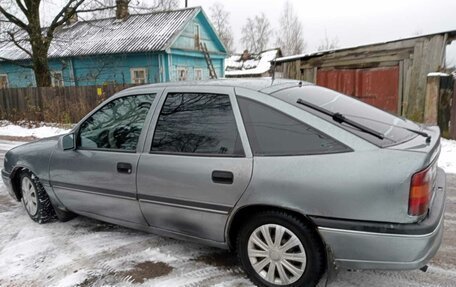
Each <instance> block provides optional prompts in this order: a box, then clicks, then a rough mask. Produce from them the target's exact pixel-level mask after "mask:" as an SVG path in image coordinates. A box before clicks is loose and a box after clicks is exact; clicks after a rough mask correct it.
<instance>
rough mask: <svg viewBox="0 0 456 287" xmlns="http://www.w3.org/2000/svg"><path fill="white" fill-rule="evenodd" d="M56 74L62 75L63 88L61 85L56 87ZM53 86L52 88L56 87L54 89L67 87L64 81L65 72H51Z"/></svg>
mask: <svg viewBox="0 0 456 287" xmlns="http://www.w3.org/2000/svg"><path fill="white" fill-rule="evenodd" d="M56 74H60V77H61V78H60V81H61V83H62V85H61V86H60V85H58V86H56V85H55V80H56V77H55V75H56ZM60 81H59V82H60ZM51 84H52V87H54V88H63V87H65V81H64V79H63V71H58V70H54V71H51Z"/></svg>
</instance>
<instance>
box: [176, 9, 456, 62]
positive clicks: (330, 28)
mask: <svg viewBox="0 0 456 287" xmlns="http://www.w3.org/2000/svg"><path fill="white" fill-rule="evenodd" d="M217 1H218V2H221V3H223V4H224V6H225V8H226V10H227V11H229V12H230V13H231V15H230V16H231V17H230V18H231V23H232V27H233V33H234V35H235V43H236V47H237V50H239V51H241V50H242V45H240V38H241V29H242V25H244V23H245V20H246V19H247V17H252V16H254V15H256V14H259V13H261V12H264V13H265V14H266V15H267V16H268V18H269V19H270V21H271V23H272V25H273V27H277V26H278V19H279V16H280V14H281V11H282V7H283V4H284V2H285V0H229V1H220V0H216V1H214V0H188V2H189V6H202V7H203V8H204V10H205V11H206V12H207V13H208V14H209V13H210V10H209V7H210V6H211V5H212V4H213V3H214V2H217ZM182 2H184V1H183V0H182ZM290 2H291V3H292V4H293V6H294V8H295V9H294V10H295V11H296V13H297V14H298V15H299V18H300V19H301V22H302V24H303V27H304V37H305V41H306V42H307V52H311V51H314V50H316V48H317V46H318V45H319V44H320V41H321V40H322V39H323V38H325V32H326V33H327V35H328V37H329V38H330V39H331V38H334V37H337V38H338V39H339V46H341V47H350V46H356V45H362V44H369V43H375V42H380V41H388V40H394V39H399V38H406V37H411V36H414V35H416V34H417V33H419V34H428V33H434V32H441V31H447V30H456V0H383V1H366V0H364V1H363V0H359V1H358V0H319V1H309V0H290ZM273 44H274V41H271V43H270V45H271V46H273ZM447 53H448V54H447V62H448V63H451V64H452V65H456V41H455V42H453V45H451V46H450V47H448V50H447Z"/></svg>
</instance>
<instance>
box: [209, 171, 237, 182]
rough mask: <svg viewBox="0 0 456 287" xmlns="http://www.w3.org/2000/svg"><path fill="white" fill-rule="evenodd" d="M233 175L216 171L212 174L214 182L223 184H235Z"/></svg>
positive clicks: (228, 172) (229, 172)
mask: <svg viewBox="0 0 456 287" xmlns="http://www.w3.org/2000/svg"><path fill="white" fill-rule="evenodd" d="M233 179H234V176H233V173H232V172H231V171H224V170H214V171H213V172H212V182H213V183H221V184H233Z"/></svg>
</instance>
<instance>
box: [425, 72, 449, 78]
mask: <svg viewBox="0 0 456 287" xmlns="http://www.w3.org/2000/svg"><path fill="white" fill-rule="evenodd" d="M427 76H428V77H449V76H450V75H448V74H446V73H441V72H432V73H429V74H427Z"/></svg>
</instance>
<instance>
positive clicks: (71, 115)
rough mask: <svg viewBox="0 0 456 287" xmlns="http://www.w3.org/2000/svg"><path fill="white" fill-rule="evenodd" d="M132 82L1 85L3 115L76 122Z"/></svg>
mask: <svg viewBox="0 0 456 287" xmlns="http://www.w3.org/2000/svg"><path fill="white" fill-rule="evenodd" d="M130 86H132V85H104V86H81V87H61V88H53V87H52V88H49V87H48V88H34V87H31V88H16V89H0V118H1V119H3V120H9V121H13V122H15V121H19V120H27V121H44V122H52V123H76V122H78V121H79V120H80V119H81V118H83V117H84V116H85V115H86V114H87V113H88V112H90V111H91V110H92V109H93V108H94V107H96V106H97V105H98V104H99V103H101V102H102V101H104V100H105V99H107V98H109V97H110V96H112V95H113V94H115V93H116V92H118V91H121V90H123V89H125V88H128V87H130Z"/></svg>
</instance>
